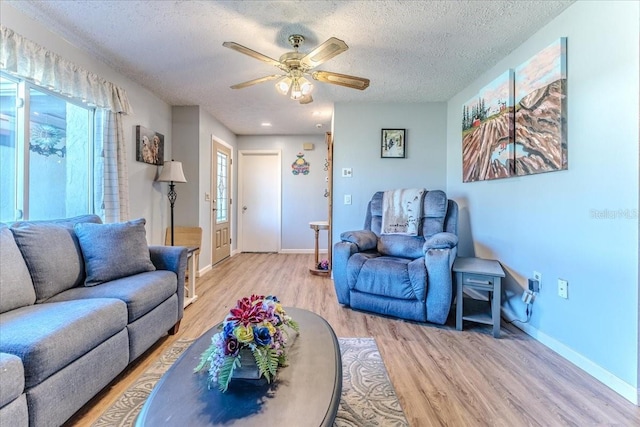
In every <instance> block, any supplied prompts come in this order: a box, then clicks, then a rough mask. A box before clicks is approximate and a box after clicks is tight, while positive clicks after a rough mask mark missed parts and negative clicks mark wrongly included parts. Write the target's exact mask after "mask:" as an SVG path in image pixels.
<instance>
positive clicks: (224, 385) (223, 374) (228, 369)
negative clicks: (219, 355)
mask: <svg viewBox="0 0 640 427" xmlns="http://www.w3.org/2000/svg"><path fill="white" fill-rule="evenodd" d="M238 366H240V358H239V357H238V356H236V357H225V358H224V362H223V364H222V366H220V370H219V371H218V388H219V389H220V391H221V392H223V393H224V392H225V391H227V389H228V388H229V383H230V382H231V377H232V376H233V371H234V370H235V369H236V368H237V367H238Z"/></svg>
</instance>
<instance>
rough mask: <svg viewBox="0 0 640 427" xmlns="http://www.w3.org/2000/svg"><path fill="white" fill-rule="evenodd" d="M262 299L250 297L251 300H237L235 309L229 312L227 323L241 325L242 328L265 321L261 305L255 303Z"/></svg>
mask: <svg viewBox="0 0 640 427" xmlns="http://www.w3.org/2000/svg"><path fill="white" fill-rule="evenodd" d="M263 298H264V297H260V296H256V295H251V298H246V297H245V298H242V299H241V300H238V304H237V305H236V307H235V308H232V309H231V310H230V311H229V316H228V317H227V321H229V322H233V323H234V324H236V325H237V324H242V325H243V326H249V325H250V324H257V323H260V322H262V321H263V320H264V319H265V315H266V313H265V312H264V310H263V309H262V304H256V302H259V301H262V299H263Z"/></svg>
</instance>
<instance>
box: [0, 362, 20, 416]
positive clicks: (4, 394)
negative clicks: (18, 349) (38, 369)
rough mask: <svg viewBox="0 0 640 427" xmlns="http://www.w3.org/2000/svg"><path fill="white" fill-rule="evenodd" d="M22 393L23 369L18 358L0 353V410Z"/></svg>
mask: <svg viewBox="0 0 640 427" xmlns="http://www.w3.org/2000/svg"><path fill="white" fill-rule="evenodd" d="M23 391H24V367H23V366H22V361H21V360H20V358H19V357H18V356H14V355H13V354H8V353H0V408H2V407H3V406H4V405H6V404H7V403H9V402H11V401H12V400H15V399H16V398H17V397H18V396H20V395H21V394H22V392H23Z"/></svg>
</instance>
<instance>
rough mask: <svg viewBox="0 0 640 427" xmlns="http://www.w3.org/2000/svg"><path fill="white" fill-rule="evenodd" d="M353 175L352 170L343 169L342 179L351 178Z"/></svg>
mask: <svg viewBox="0 0 640 427" xmlns="http://www.w3.org/2000/svg"><path fill="white" fill-rule="evenodd" d="M352 176H353V173H352V172H351V168H342V177H343V178H351V177H352Z"/></svg>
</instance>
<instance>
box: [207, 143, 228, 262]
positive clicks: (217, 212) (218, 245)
mask: <svg viewBox="0 0 640 427" xmlns="http://www.w3.org/2000/svg"><path fill="white" fill-rule="evenodd" d="M212 153H213V159H212V162H211V163H212V164H213V165H214V167H213V168H212V175H213V177H212V180H211V181H212V182H211V185H212V193H213V200H212V206H213V207H212V210H213V213H212V215H211V217H212V223H213V224H212V227H211V230H212V236H211V247H212V251H211V252H212V253H211V264H212V265H215V264H217V263H219V262H220V261H222V260H223V259H225V258H228V257H229V256H230V255H231V220H230V217H231V196H230V194H231V173H230V172H231V149H230V148H229V147H227V146H225V145H223V144H222V143H220V142H219V141H217V140H216V139H213V150H212Z"/></svg>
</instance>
